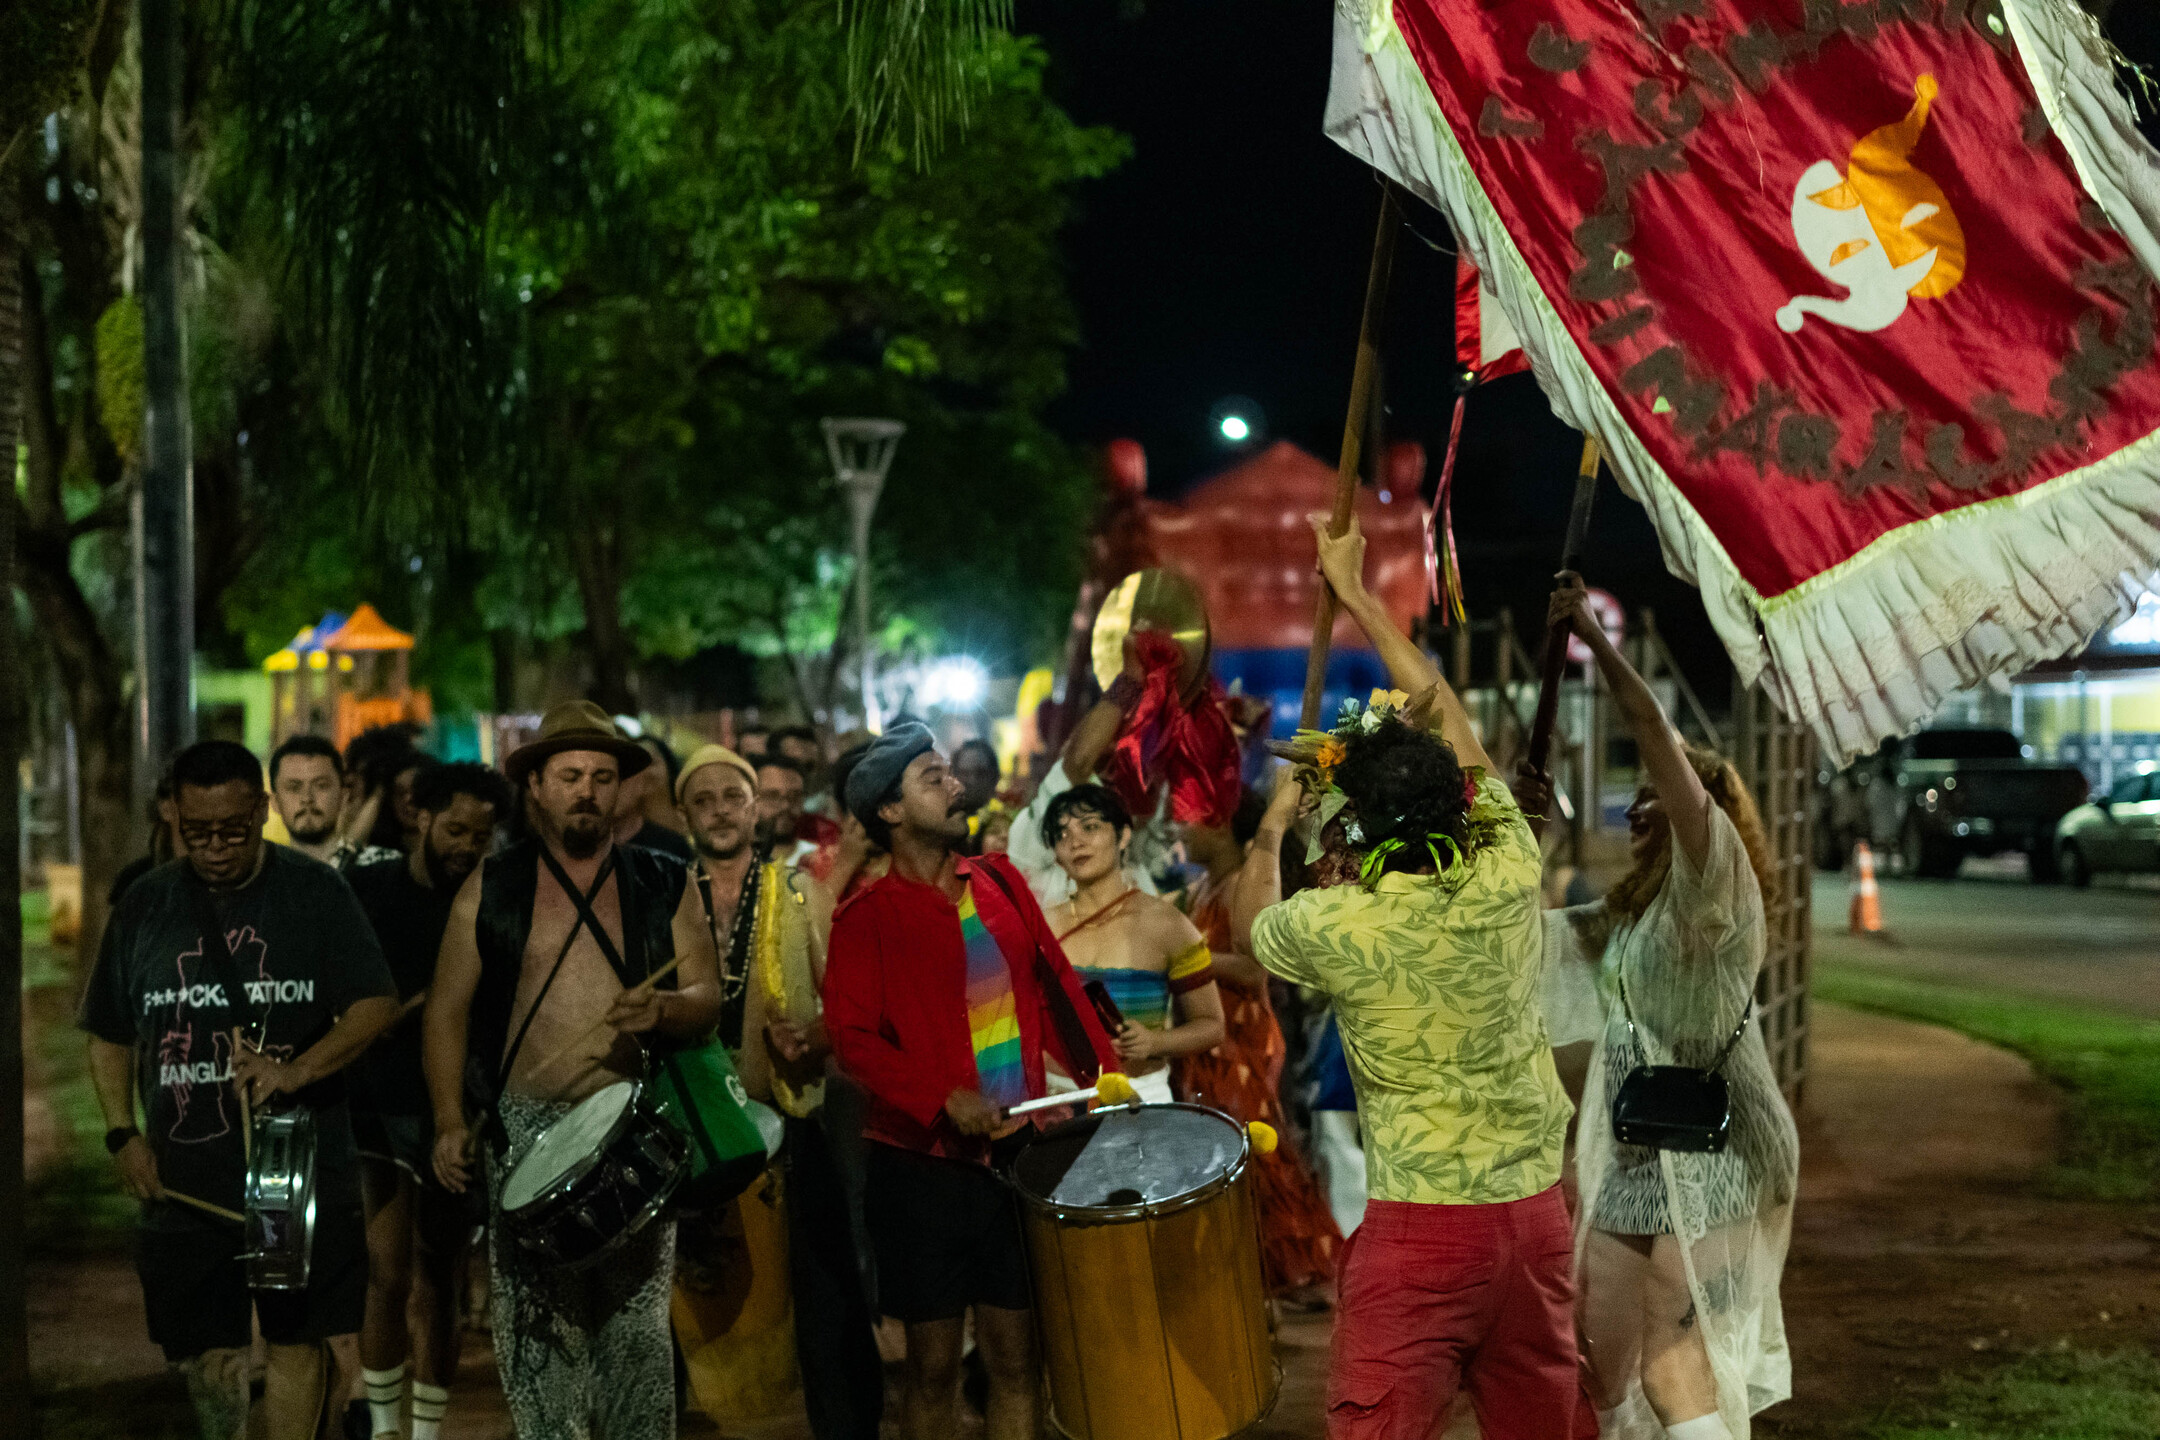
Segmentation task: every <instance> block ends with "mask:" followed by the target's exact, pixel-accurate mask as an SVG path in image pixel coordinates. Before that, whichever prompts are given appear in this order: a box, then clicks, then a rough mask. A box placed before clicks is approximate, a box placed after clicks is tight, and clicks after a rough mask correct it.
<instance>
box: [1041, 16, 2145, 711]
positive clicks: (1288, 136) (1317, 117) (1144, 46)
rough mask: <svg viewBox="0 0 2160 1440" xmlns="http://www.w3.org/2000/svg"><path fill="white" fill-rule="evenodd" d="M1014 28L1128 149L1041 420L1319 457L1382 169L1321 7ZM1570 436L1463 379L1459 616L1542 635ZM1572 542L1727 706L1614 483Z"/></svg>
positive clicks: (1106, 184) (1713, 651) (1409, 420)
mask: <svg viewBox="0 0 2160 1440" xmlns="http://www.w3.org/2000/svg"><path fill="white" fill-rule="evenodd" d="M1017 23H1018V25H1019V27H1020V28H1021V29H1023V30H1026V31H1029V32H1032V33H1034V34H1036V35H1039V36H1040V37H1042V39H1043V41H1044V43H1045V45H1046V46H1047V48H1048V50H1049V52H1050V56H1051V76H1050V84H1051V89H1052V92H1053V93H1054V94H1055V96H1056V97H1057V99H1058V100H1059V102H1060V103H1062V104H1063V105H1064V106H1065V107H1066V109H1067V110H1068V111H1070V112H1071V113H1072V115H1073V116H1074V117H1075V118H1076V119H1078V120H1081V121H1083V122H1086V123H1091V124H1105V125H1111V126H1114V127H1116V128H1117V129H1119V130H1122V131H1124V132H1125V133H1126V134H1127V135H1129V136H1130V137H1132V142H1133V157H1132V159H1131V160H1130V161H1128V162H1127V164H1126V165H1125V167H1124V168H1123V169H1122V170H1121V171H1119V172H1118V173H1117V174H1116V175H1114V176H1112V177H1111V178H1110V179H1108V180H1106V181H1102V182H1099V183H1097V184H1094V185H1092V186H1090V187H1089V188H1088V189H1087V190H1086V191H1085V192H1084V195H1083V206H1084V209H1083V214H1082V217H1081V219H1080V220H1079V221H1078V223H1076V224H1075V225H1074V226H1073V227H1072V228H1071V229H1070V231H1069V232H1068V235H1067V242H1066V250H1067V254H1068V256H1069V257H1070V266H1071V275H1072V286H1073V294H1074V298H1075V301H1076V303H1077V304H1078V306H1079V310H1080V321H1081V329H1082V334H1083V337H1084V338H1083V345H1082V348H1081V349H1080V350H1079V352H1078V353H1077V354H1075V355H1074V356H1073V358H1072V366H1071V381H1072V383H1071V389H1070V391H1069V393H1068V394H1067V395H1066V397H1065V398H1064V399H1063V400H1062V401H1061V402H1060V403H1059V404H1058V406H1057V407H1056V408H1055V409H1054V411H1053V415H1052V418H1053V420H1054V422H1055V423H1056V424H1057V425H1058V427H1059V428H1060V429H1061V430H1062V431H1063V432H1064V433H1065V434H1066V435H1067V436H1068V437H1069V438H1070V439H1072V440H1074V441H1077V442H1080V443H1083V444H1089V445H1099V444H1101V443H1102V442H1104V441H1107V440H1110V439H1113V438H1115V437H1118V436H1131V437H1132V438H1134V439H1137V440H1139V441H1140V442H1141V443H1142V444H1144V445H1145V446H1146V447H1147V452H1148V459H1149V467H1150V468H1149V480H1150V488H1151V490H1152V491H1153V493H1155V494H1157V495H1162V496H1174V495H1176V494H1177V493H1178V492H1179V491H1181V490H1183V489H1184V488H1186V487H1187V486H1188V485H1190V484H1191V483H1192V482H1193V481H1195V480H1197V479H1200V478H1202V477H1203V476H1205V475H1207V474H1209V473H1212V472H1213V471H1214V470H1216V469H1219V468H1221V467H1222V466H1223V465H1225V464H1227V463H1228V462H1229V461H1230V460H1231V459H1232V458H1234V457H1233V455H1232V453H1231V452H1230V450H1229V449H1228V447H1227V446H1225V445H1224V444H1223V443H1222V442H1221V441H1220V440H1219V439H1218V438H1217V437H1216V435H1215V432H1214V429H1213V426H1212V422H1211V418H1210V417H1211V411H1212V410H1213V409H1214V407H1215V406H1216V405H1217V403H1218V402H1219V401H1221V400H1223V399H1224V398H1225V397H1228V396H1242V397H1248V398H1250V399H1251V400H1253V401H1256V402H1258V404H1259V405H1260V406H1261V407H1262V408H1263V410H1264V411H1265V414H1266V419H1267V424H1268V435H1269V437H1270V438H1283V439H1288V440H1292V441H1295V442H1296V443H1297V444H1299V445H1302V446H1304V447H1305V448H1306V449H1308V450H1310V451H1312V452H1313V453H1314V454H1316V455H1318V456H1320V457H1321V458H1322V459H1323V460H1325V461H1327V462H1328V463H1329V464H1333V463H1334V461H1335V457H1336V454H1337V451H1338V449H1339V447H1340V445H1341V442H1342V425H1343V412H1344V409H1345V407H1346V405H1347V402H1348V397H1349V390H1350V371H1351V365H1352V361H1353V355H1354V351H1355V347H1356V341H1357V323H1358V311H1359V307H1360V305H1361V303H1362V301H1363V297H1364V288H1365V274H1366V268H1367V263H1368V261H1369V259H1370V256H1371V250H1372V236H1373V223H1374V220H1375V218H1376V216H1377V213H1378V205H1379V191H1378V188H1377V183H1376V179H1375V176H1374V172H1372V171H1371V170H1370V169H1369V168H1368V167H1366V166H1365V165H1364V164H1363V163H1362V162H1360V161H1358V160H1356V159H1354V158H1352V156H1351V155H1350V154H1349V153H1348V152H1347V151H1345V150H1342V149H1341V148H1340V147H1338V146H1337V145H1335V143H1334V142H1333V141H1331V140H1328V139H1327V138H1326V137H1324V136H1323V135H1322V134H1321V132H1320V121H1321V116H1322V113H1323V110H1324V106H1325V102H1326V98H1327V82H1328V65H1329V52H1330V43H1331V34H1332V29H1333V25H1334V7H1333V6H1332V5H1330V4H1327V3H1325V0H1145V3H1138V0H1021V3H1020V5H1019V14H1018V22H1017ZM2111 28H2112V31H2113V34H2114V38H2115V40H2116V42H2117V43H2118V44H2119V45H2120V46H2121V47H2122V48H2123V50H2124V51H2126V52H2127V53H2128V54H2129V55H2130V56H2131V57H2132V58H2133V59H2136V60H2140V61H2145V62H2154V61H2160V6H2155V5H2153V4H2152V3H2150V0H2119V3H2118V4H2117V6H2116V14H2115V16H2114V23H2113V25H2112V27H2111ZM2152 129H2153V126H2152V124H2151V122H2150V121H2149V120H2148V122H2147V130H2148V132H2151V131H2152ZM1409 209H1410V223H1411V226H1412V227H1413V230H1414V232H1415V233H1409V232H1406V233H1405V234H1404V235H1403V236H1402V239H1401V242H1400V244H1399V246H1398V249H1397V252H1396V266H1395V278H1394V284H1393V287H1392V290H1391V293H1390V299H1389V307H1388V324H1387V328H1386V331H1385V337H1384V345H1383V349H1384V361H1385V383H1386V398H1387V405H1388V427H1389V433H1390V436H1391V438H1398V439H1402V438H1407V439H1414V440H1421V441H1423V442H1424V443H1425V446H1426V450H1427V453H1428V455H1429V457H1430V464H1429V467H1428V481H1429V480H1430V478H1431V476H1432V475H1434V474H1436V473H1437V471H1438V469H1439V462H1440V456H1441V453H1442V451H1443V450H1444V449H1445V446H1446V443H1447V427H1448V420H1449V417H1450V415H1451V413H1452V409H1453V400H1454V396H1453V392H1452V390H1451V389H1450V388H1449V377H1450V375H1451V373H1452V371H1453V368H1454V359H1453V339H1452V337H1453V324H1454V321H1453V309H1454V304H1453V279H1454V257H1453V255H1452V253H1451V252H1452V239H1451V237H1450V235H1449V233H1448V229H1447V226H1446V224H1445V222H1444V221H1443V220H1442V219H1441V218H1440V216H1439V215H1438V213H1437V212H1435V211H1433V210H1431V209H1429V208H1427V207H1425V206H1424V205H1423V203H1422V202H1419V201H1416V200H1411V201H1409ZM1580 445H1581V442H1580V440H1579V438H1578V437H1577V436H1576V435H1575V434H1574V433H1573V432H1572V431H1570V430H1568V429H1567V428H1566V427H1565V426H1563V425H1562V424H1561V423H1560V422H1559V421H1558V420H1556V419H1555V418H1554V417H1553V415H1552V412H1551V410H1550V409H1549V408H1548V407H1547V406H1546V404H1545V401H1544V398H1543V396H1541V395H1540V394H1539V393H1538V390H1537V386H1536V383H1535V382H1534V381H1533V380H1531V378H1530V377H1529V376H1527V375H1518V376H1511V377H1509V378H1507V379H1504V380H1499V381H1495V382H1493V383H1492V384H1490V385H1487V386H1485V387H1482V388H1480V389H1479V390H1477V391H1476V392H1474V393H1473V394H1472V396H1471V398H1470V404H1469V410H1468V414H1467V417H1466V419H1465V423H1464V427H1463V441H1462V454H1461V458H1460V460H1459V461H1458V462H1457V471H1456V493H1457V500H1456V506H1455V528H1456V538H1457V542H1458V544H1459V545H1460V547H1461V550H1462V555H1463V564H1464V576H1465V580H1466V584H1467V587H1468V591H1469V604H1470V609H1471V612H1472V614H1473V615H1474V616H1481V617H1482V616H1489V615H1491V614H1492V613H1493V611H1494V610H1496V609H1497V608H1498V607H1500V606H1502V605H1507V606H1512V607H1513V608H1514V611H1515V615H1516V619H1517V623H1518V628H1519V629H1520V630H1521V632H1522V634H1523V637H1524V643H1525V644H1526V645H1527V646H1529V647H1530V648H1531V649H1532V650H1533V651H1534V650H1535V648H1536V644H1537V640H1536V636H1535V633H1534V629H1533V627H1534V623H1535V620H1534V617H1536V616H1537V615H1538V614H1540V613H1541V612H1542V609H1543V604H1544V595H1545V592H1546V590H1547V589H1548V588H1549V584H1550V576H1551V573H1552V570H1553V568H1554V566H1555V565H1556V564H1557V563H1558V556H1559V551H1560V545H1561V532H1562V530H1563V529H1564V528H1565V524H1566V520H1567V510H1568V501H1569V497H1570V495H1571V493H1572V490H1573V481H1574V471H1575V463H1576V459H1577V457H1578V455H1579V453H1580ZM1589 553H1590V560H1589V562H1588V564H1587V565H1586V571H1587V574H1588V576H1589V579H1590V582H1591V583H1592V584H1593V585H1601V586H1603V587H1605V588H1607V589H1609V590H1611V591H1613V592H1614V593H1615V594H1616V595H1618V596H1619V597H1620V598H1621V600H1623V601H1624V602H1626V603H1627V604H1628V605H1629V606H1630V607H1631V609H1632V608H1633V607H1636V606H1640V605H1645V604H1647V605H1651V606H1654V607H1655V608H1656V611H1657V615H1658V626H1659V628H1660V629H1661V630H1662V631H1664V632H1665V634H1666V636H1667V638H1668V640H1669V641H1670V642H1671V643H1672V645H1673V648H1674V650H1675V651H1676V652H1678V654H1679V655H1680V657H1681V660H1682V663H1683V665H1684V666H1686V668H1687V669H1688V671H1689V674H1690V676H1691V678H1692V679H1694V680H1695V682H1696V684H1697V686H1698V688H1699V689H1701V690H1702V692H1703V694H1704V697H1705V698H1706V699H1707V700H1709V701H1710V703H1711V704H1712V705H1713V706H1719V705H1720V704H1721V702H1722V699H1723V697H1724V696H1725V695H1726V694H1728V693H1729V686H1730V680H1729V678H1728V677H1729V674H1730V671H1729V666H1728V664H1727V662H1726V659H1725V655H1724V651H1723V649H1722V648H1721V647H1720V646H1719V645H1718V643H1717V641H1716V639H1715V637H1714V636H1713V635H1712V633H1711V630H1710V626H1709V622H1708V620H1707V619H1706V618H1705V616H1704V614H1703V610H1702V605H1701V602H1700V601H1699V600H1698V599H1697V597H1696V594H1695V591H1694V589H1693V587H1691V586H1689V585H1686V584H1684V583H1682V582H1681V581H1679V580H1676V579H1674V578H1672V577H1671V576H1670V575H1668V574H1667V573H1666V571H1665V569H1664V566H1663V563H1662V561H1661V560H1660V558H1659V555H1658V547H1657V540H1656V536H1655V534H1654V532H1653V531H1652V530H1651V528H1650V524H1649V521H1648V519H1647V517H1646V516H1645V515H1644V513H1643V512H1642V510H1641V509H1640V507H1638V506H1637V505H1635V503H1634V502H1633V501H1630V500H1628V499H1627V498H1626V497H1625V496H1623V495H1621V494H1620V492H1619V489H1618V487H1617V486H1615V485H1614V484H1613V483H1612V481H1611V480H1610V478H1607V480H1606V481H1605V482H1604V484H1603V485H1602V487H1601V488H1600V492H1599V496H1598V508H1597V512H1596V524H1595V527H1594V530H1593V534H1592V538H1591V546H1590V552H1589ZM1480 663H1481V668H1482V664H1483V662H1482V660H1481V662H1480Z"/></svg>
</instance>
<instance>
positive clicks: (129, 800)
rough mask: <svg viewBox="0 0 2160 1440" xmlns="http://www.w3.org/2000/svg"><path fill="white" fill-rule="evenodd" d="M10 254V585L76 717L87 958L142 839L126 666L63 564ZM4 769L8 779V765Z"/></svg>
mask: <svg viewBox="0 0 2160 1440" xmlns="http://www.w3.org/2000/svg"><path fill="white" fill-rule="evenodd" d="M18 193H19V192H17V191H14V190H12V189H11V190H10V192H9V194H8V197H7V201H6V202H0V203H13V202H14V201H15V198H16V195H17V194H18ZM17 260H18V263H15V264H11V265H9V266H8V274H9V278H10V279H11V280H13V281H14V282H15V284H16V286H17V288H18V291H19V293H20V294H21V295H22V296H23V302H24V303H22V304H21V305H19V306H18V307H17V309H16V315H17V327H16V328H17V333H18V334H19V336H20V338H21V343H20V348H19V351H18V363H17V364H16V365H15V367H14V373H15V377H16V378H15V381H14V383H13V384H12V385H11V386H10V387H9V394H10V397H11V399H12V401H13V402H14V406H15V411H14V413H15V416H16V420H15V422H14V425H13V427H12V428H14V429H15V431H16V433H17V434H19V435H20V436H21V437H22V442H21V443H22V446H23V451H24V466H25V469H26V470H27V472H28V475H27V479H28V483H27V485H25V487H24V491H25V497H26V499H27V500H28V501H29V502H30V503H29V506H28V508H27V509H25V508H23V507H22V506H18V505H16V504H14V503H13V501H12V500H11V501H10V507H9V508H10V510H11V513H12V518H13V520H14V522H15V523H16V524H17V525H18V526H20V527H21V528H20V530H19V531H18V533H17V534H16V536H15V544H14V546H13V547H12V550H11V553H12V554H13V555H14V557H15V562H16V564H17V566H18V569H17V573H16V576H15V583H16V584H17V585H19V586H21V587H22V591H23V594H24V595H25V596H26V597H27V598H28V599H29V601H30V612H31V614H32V616H33V617H34V618H35V619H36V622H37V631H38V634H39V635H41V636H42V637H44V640H45V643H46V645H47V646H48V647H50V649H51V652H52V657H53V665H54V668H55V669H56V670H57V671H58V672H59V675H60V683H61V687H62V689H63V691H64V692H65V696H66V699H67V708H68V718H69V719H71V720H73V721H74V722H75V736H76V746H77V749H76V756H77V762H76V763H77V766H78V773H79V775H80V795H81V804H82V837H83V925H82V939H81V941H80V942H79V944H78V946H77V949H76V954H77V955H78V956H90V955H95V954H96V953H97V945H98V940H99V938H100V937H101V936H102V935H103V934H104V933H105V910H106V903H105V901H106V893H107V892H108V891H109V890H110V889H111V888H112V881H113V876H115V875H117V874H118V873H119V871H120V867H121V866H122V865H125V864H126V863H127V861H128V859H129V858H130V857H131V856H132V855H134V854H135V853H136V852H137V850H138V847H139V846H140V845H141V844H142V834H143V832H142V830H141V828H140V827H139V825H138V822H137V820H136V813H135V798H134V774H135V771H134V724H133V720H134V715H133V711H132V708H131V707H130V705H129V704H128V693H127V677H128V673H129V669H130V667H129V665H128V664H127V663H126V661H125V659H124V658H123V657H122V656H121V655H120V654H119V653H118V652H116V651H115V650H114V649H113V646H112V644H111V642H110V641H109V640H107V638H106V635H105V631H104V628H103V627H102V626H101V625H99V623H98V617H97V612H96V611H95V610H94V609H92V608H91V605H90V600H89V597H88V596H86V595H84V594H83V591H82V587H81V586H79V585H78V584H76V582H75V574H74V571H73V569H72V568H71V566H70V563H69V562H70V559H71V557H72V554H73V551H74V547H75V544H76V537H75V535H74V534H73V532H72V530H71V528H70V526H69V524H68V520H67V516H66V514H65V512H64V511H63V510H62V509H61V507H60V505H59V504H58V498H57V497H58V495H59V493H60V487H59V467H60V465H61V463H62V455H61V453H60V452H61V446H60V443H59V436H58V435H56V434H54V433H53V415H54V406H53V378H52V363H51V350H50V348H49V345H48V340H47V336H46V333H45V323H44V315H43V313H42V312H41V311H39V310H38V309H37V306H36V300H35V296H34V294H33V293H32V292H31V291H30V290H29V288H28V286H27V284H25V283H24V282H25V281H26V280H27V278H28V275H29V271H28V267H27V266H25V265H23V264H21V263H19V262H20V257H17ZM10 448H11V453H12V447H10ZM7 673H8V674H9V675H10V676H11V677H13V676H15V675H19V674H20V673H21V667H20V666H17V665H10V666H8V667H7ZM7 773H8V776H9V777H10V783H12V777H13V776H14V775H15V773H16V771H15V769H14V768H13V766H12V764H11V765H10V766H9V769H8V772H7ZM14 813H15V812H14V810H13V809H12V808H11V809H10V810H9V811H8V814H9V815H10V816H12V815H13V814H14ZM11 853H12V852H11Z"/></svg>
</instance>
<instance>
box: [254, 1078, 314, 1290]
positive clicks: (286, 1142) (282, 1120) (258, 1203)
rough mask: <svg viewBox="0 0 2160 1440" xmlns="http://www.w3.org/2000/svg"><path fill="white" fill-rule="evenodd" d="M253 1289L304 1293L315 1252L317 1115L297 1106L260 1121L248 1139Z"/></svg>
mask: <svg viewBox="0 0 2160 1440" xmlns="http://www.w3.org/2000/svg"><path fill="white" fill-rule="evenodd" d="M249 1146H250V1152H249V1158H248V1170H247V1189H246V1193H245V1196H244V1197H243V1203H244V1204H245V1206H246V1211H247V1222H246V1223H247V1250H246V1251H245V1253H244V1254H243V1255H242V1256H241V1258H242V1259H243V1260H245V1261H246V1262H247V1276H248V1285H249V1287H250V1288H251V1289H255V1290H305V1289H307V1283H308V1265H309V1262H310V1261H311V1260H312V1259H313V1257H314V1251H315V1113H314V1112H313V1111H312V1110H309V1109H307V1108H306V1107H304V1106H298V1105H296V1106H294V1107H293V1108H292V1109H290V1110H281V1111H279V1112H277V1113H276V1114H272V1115H259V1116H257V1117H255V1120H254V1124H253V1130H252V1133H251V1135H250V1137H249Z"/></svg>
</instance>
